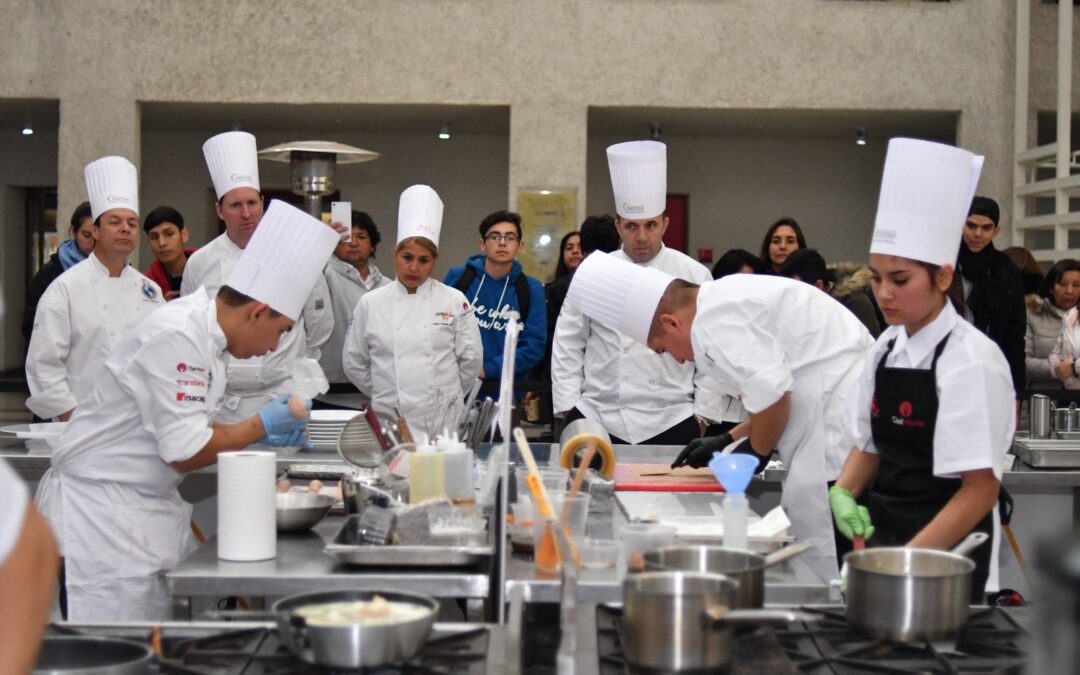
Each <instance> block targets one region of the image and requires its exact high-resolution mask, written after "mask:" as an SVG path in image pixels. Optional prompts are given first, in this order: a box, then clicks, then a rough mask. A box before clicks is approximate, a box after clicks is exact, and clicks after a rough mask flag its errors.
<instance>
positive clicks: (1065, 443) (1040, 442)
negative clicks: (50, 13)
mask: <svg viewBox="0 0 1080 675" xmlns="http://www.w3.org/2000/svg"><path fill="white" fill-rule="evenodd" d="M1013 452H1015V453H1016V456H1017V457H1019V458H1020V461H1022V462H1024V463H1025V464H1028V465H1030V466H1034V467H1036V468H1040V469H1076V468H1080V441H1077V440H1073V439H1060V438H1046V439H1034V438H1018V439H1016V440H1015V442H1014V443H1013Z"/></svg>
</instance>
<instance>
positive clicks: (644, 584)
mask: <svg viewBox="0 0 1080 675" xmlns="http://www.w3.org/2000/svg"><path fill="white" fill-rule="evenodd" d="M737 586H738V583H737V582H736V581H735V580H733V579H731V578H729V577H726V576H723V575H721V574H707V573H700V572H648V573H645V574H636V575H632V576H629V577H627V578H626V580H625V581H624V582H623V594H624V597H623V615H622V622H621V625H620V629H619V633H620V638H621V642H622V646H623V652H624V655H625V657H626V660H627V662H628V663H630V664H633V665H635V666H639V667H645V668H649V669H655V670H657V671H662V672H678V671H686V670H693V671H696V672H715V671H717V670H722V669H725V668H726V667H727V666H728V664H729V663H730V661H731V653H732V646H733V641H734V628H735V626H736V625H747V624H749V625H756V624H761V623H767V622H790V621H816V620H818V619H820V616H819V615H814V614H809V613H806V612H795V611H788V610H732V609H731V608H732V606H733V605H732V603H733V601H734V595H735V590H736V588H737Z"/></svg>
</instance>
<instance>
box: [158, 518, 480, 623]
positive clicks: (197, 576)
mask: <svg viewBox="0 0 1080 675" xmlns="http://www.w3.org/2000/svg"><path fill="white" fill-rule="evenodd" d="M343 522H344V519H343V518H340V517H336V516H332V517H329V518H327V519H326V520H324V521H323V522H321V523H319V524H318V525H317V526H315V528H313V529H312V530H311V531H308V532H300V533H295V534H278V540H277V557H276V558H274V559H272V560H263V561H258V562H229V561H226V560H218V557H217V537H212V538H210V539H209V540H207V542H206V543H205V544H203V545H201V546H199V548H198V549H197V550H196V551H195V553H193V554H192V555H190V556H188V557H187V558H186V559H184V560H182V561H181V562H180V564H179V565H177V566H176V568H175V569H173V570H172V571H171V572H168V573H167V574H166V576H165V578H166V581H167V582H168V584H169V590H170V591H171V592H172V595H173V601H174V603H175V605H176V612H177V614H178V615H179V616H182V617H183V616H187V615H188V614H189V613H190V611H191V603H190V599H191V598H193V597H224V596H230V595H239V596H246V597H252V596H254V597H280V596H285V595H291V594H293V593H302V592H308V591H338V590H356V589H371V590H376V589H399V590H409V591H413V592H416V593H423V594H426V595H430V596H433V597H436V598H464V599H468V600H474V601H482V600H485V599H486V598H487V597H488V594H489V591H490V580H491V572H490V570H489V569H486V568H483V569H481V568H462V569H445V570H440V569H436V568H432V569H424V570H418V571H408V572H403V571H400V570H396V569H382V568H367V567H364V568H361V567H350V566H347V565H343V564H340V563H338V562H337V561H336V560H334V559H333V558H332V557H330V556H329V555H327V554H326V553H324V552H323V547H324V546H325V545H326V542H328V541H330V540H331V539H333V537H334V535H335V534H337V531H338V530H339V529H340V528H341V525H342V523H343ZM433 564H434V565H437V564H438V561H437V560H433ZM477 609H478V608H477V607H476V606H475V605H473V606H471V608H470V614H472V613H473V612H474V611H476V610H477Z"/></svg>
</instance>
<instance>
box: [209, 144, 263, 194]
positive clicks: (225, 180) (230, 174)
mask: <svg viewBox="0 0 1080 675" xmlns="http://www.w3.org/2000/svg"><path fill="white" fill-rule="evenodd" d="M202 151H203V157H205V158H206V166H207V168H209V169H210V177H211V178H212V179H213V180H214V192H216V193H217V197H218V199H221V198H222V197H224V196H225V194H226V193H227V192H229V191H230V190H235V189H236V188H240V187H249V188H254V189H255V190H259V189H260V188H259V155H258V148H257V147H256V146H255V137H254V136H252V135H251V134H249V133H248V132H246V131H226V132H225V133H223V134H218V135H217V136H214V137H213V138H211V139H210V140H208V141H206V142H205V143H203V146H202Z"/></svg>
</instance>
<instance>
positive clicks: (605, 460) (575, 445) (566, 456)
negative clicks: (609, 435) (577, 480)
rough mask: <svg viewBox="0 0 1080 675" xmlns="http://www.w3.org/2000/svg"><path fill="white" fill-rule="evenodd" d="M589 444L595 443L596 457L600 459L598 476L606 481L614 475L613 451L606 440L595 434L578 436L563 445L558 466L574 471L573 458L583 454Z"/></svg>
mask: <svg viewBox="0 0 1080 675" xmlns="http://www.w3.org/2000/svg"><path fill="white" fill-rule="evenodd" d="M589 443H596V455H597V457H600V459H601V462H602V463H601V465H600V475H602V476H603V477H604V478H607V479H608V480H611V477H612V476H614V475H615V450H613V449H612V447H611V443H610V442H609V441H608V440H607V439H606V438H601V437H600V436H598V435H596V434H588V433H585V434H578V435H577V436H574V437H572V438H570V439H569V440H567V441H566V442H565V443H563V446H562V454H561V455H560V456H559V465H560V466H562V468H564V469H570V470H571V471H573V470H574V457H575V456H577V455H578V454H579V453H584V452H585V448H587V447H588V446H589Z"/></svg>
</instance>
